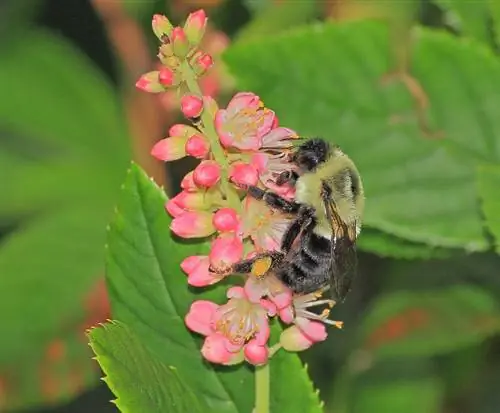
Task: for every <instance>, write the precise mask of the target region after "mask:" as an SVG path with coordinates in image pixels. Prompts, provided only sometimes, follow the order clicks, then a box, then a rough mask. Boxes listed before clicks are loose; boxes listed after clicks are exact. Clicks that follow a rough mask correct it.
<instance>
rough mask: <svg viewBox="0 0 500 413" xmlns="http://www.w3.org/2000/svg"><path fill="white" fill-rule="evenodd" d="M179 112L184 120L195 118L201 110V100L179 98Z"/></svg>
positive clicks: (185, 97)
mask: <svg viewBox="0 0 500 413" xmlns="http://www.w3.org/2000/svg"><path fill="white" fill-rule="evenodd" d="M181 110H182V113H183V114H184V116H185V117H186V118H196V117H198V116H200V115H201V112H202V110H203V100H201V98H199V97H198V96H194V95H184V96H183V97H182V98H181Z"/></svg>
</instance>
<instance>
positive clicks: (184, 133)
mask: <svg viewBox="0 0 500 413" xmlns="http://www.w3.org/2000/svg"><path fill="white" fill-rule="evenodd" d="M197 133H199V131H198V129H196V128H193V127H192V126H189V125H185V124H183V123H176V124H175V125H172V126H171V127H170V129H169V130H168V134H169V135H170V136H181V137H183V138H190V137H191V136H193V135H195V134H197Z"/></svg>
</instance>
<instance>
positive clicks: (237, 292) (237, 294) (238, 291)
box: [226, 285, 246, 298]
mask: <svg viewBox="0 0 500 413" xmlns="http://www.w3.org/2000/svg"><path fill="white" fill-rule="evenodd" d="M226 296H227V298H246V295H245V290H244V289H243V287H240V286H238V285H237V286H234V287H231V288H229V289H228V290H227V293H226Z"/></svg>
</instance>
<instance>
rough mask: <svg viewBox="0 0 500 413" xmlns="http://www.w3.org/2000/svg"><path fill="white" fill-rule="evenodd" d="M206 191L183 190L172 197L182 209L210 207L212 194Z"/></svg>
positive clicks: (190, 209) (191, 209)
mask: <svg viewBox="0 0 500 413" xmlns="http://www.w3.org/2000/svg"><path fill="white" fill-rule="evenodd" d="M205 192H206V191H197V192H192V191H181V192H180V193H178V194H177V195H176V196H175V197H173V198H172V201H174V202H175V203H176V204H177V205H178V206H179V207H181V208H182V209H185V210H188V211H193V210H204V209H208V208H209V207H210V206H211V205H212V202H211V196H210V194H209V193H205Z"/></svg>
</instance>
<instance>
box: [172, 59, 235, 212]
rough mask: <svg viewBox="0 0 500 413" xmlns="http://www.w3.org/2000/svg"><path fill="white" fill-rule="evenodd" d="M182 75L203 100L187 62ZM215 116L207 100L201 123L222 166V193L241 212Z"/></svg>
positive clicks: (183, 65)
mask: <svg viewBox="0 0 500 413" xmlns="http://www.w3.org/2000/svg"><path fill="white" fill-rule="evenodd" d="M182 74H183V77H184V80H185V82H186V86H187V88H188V90H189V91H190V92H191V93H193V94H195V95H197V96H199V97H201V98H202V97H203V94H202V92H201V89H200V86H199V84H198V81H197V77H196V74H195V72H194V71H193V69H192V68H191V66H190V65H189V63H188V61H187V60H186V61H185V62H184V63H183V64H182ZM214 115H215V114H214V113H211V111H210V108H209V107H207V104H206V102H205V100H203V112H202V113H201V121H202V123H203V127H204V131H203V132H204V133H205V135H206V136H207V137H208V140H209V142H210V149H211V151H212V154H213V156H214V159H215V162H217V163H218V164H219V165H220V166H221V185H222V191H223V193H224V195H225V196H226V198H227V201H228V203H229V206H230V207H231V208H234V209H235V210H236V211H239V210H240V206H241V202H240V199H239V197H238V194H237V192H236V190H235V189H234V188H232V187H231V186H230V184H229V176H228V171H229V163H228V162H227V158H226V155H225V153H224V150H223V149H222V146H221V145H220V142H219V135H217V131H216V130H215V125H214Z"/></svg>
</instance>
